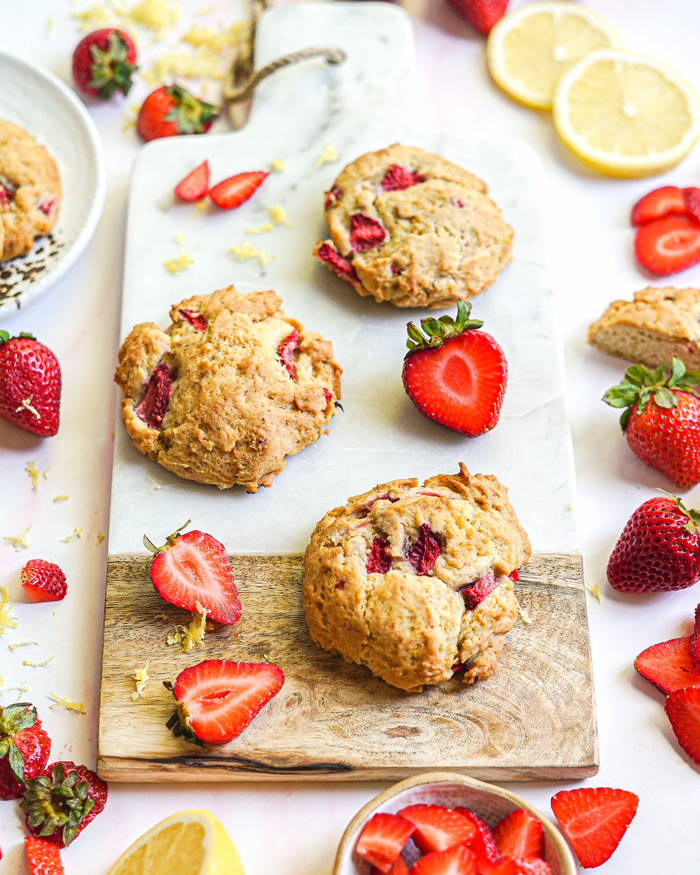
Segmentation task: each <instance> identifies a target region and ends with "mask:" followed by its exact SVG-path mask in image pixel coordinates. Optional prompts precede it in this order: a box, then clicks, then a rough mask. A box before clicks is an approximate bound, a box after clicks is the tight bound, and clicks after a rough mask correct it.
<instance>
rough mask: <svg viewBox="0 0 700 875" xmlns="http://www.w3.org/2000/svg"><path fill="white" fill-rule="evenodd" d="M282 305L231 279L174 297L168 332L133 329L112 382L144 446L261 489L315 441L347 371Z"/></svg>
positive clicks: (214, 477) (184, 471) (226, 482)
mask: <svg viewBox="0 0 700 875" xmlns="http://www.w3.org/2000/svg"><path fill="white" fill-rule="evenodd" d="M281 303H282V301H281V299H280V298H279V297H278V296H277V295H276V294H275V293H274V292H272V291H266V292H251V293H250V294H244V293H241V292H238V291H236V289H235V288H233V286H230V287H229V288H226V289H221V290H220V291H217V292H213V293H212V294H210V295H203V296H197V297H193V298H189V299H187V300H184V301H181V302H180V303H179V304H176V305H175V306H174V307H173V308H172V309H171V311H170V318H171V320H172V324H171V325H170V327H169V328H168V330H167V331H162V330H161V329H160V328H158V327H157V326H156V325H153V324H152V323H143V324H141V325H137V326H136V327H135V328H134V329H133V330H132V331H131V333H130V334H129V336H128V337H127V338H126V340H125V341H124V343H123V344H122V347H121V349H120V350H119V366H118V367H117V371H116V374H115V381H116V382H117V383H118V384H119V386H120V387H121V389H122V391H123V393H124V399H123V400H122V416H123V419H124V425H125V426H126V430H127V433H128V435H129V438H130V439H131V442H132V444H133V445H134V446H135V447H136V449H137V450H139V452H141V453H145V454H146V455H148V456H150V458H151V459H154V460H155V461H156V462H158V463H159V464H160V465H162V466H163V467H164V468H167V469H168V470H169V471H172V472H173V473H174V474H177V475H178V476H179V477H184V478H185V479H187V480H196V481H197V482H199V483H211V484H214V485H216V486H218V487H220V488H222V489H224V488H227V487H229V486H234V485H236V484H238V485H241V486H245V488H246V490H247V491H248V492H256V491H257V489H258V487H259V486H270V484H271V483H272V481H273V480H274V478H275V476H276V475H277V474H279V473H280V471H282V470H283V469H284V467H285V458H286V457H287V456H291V455H294V454H295V453H298V452H299V451H300V450H302V449H303V448H304V447H306V446H308V445H309V444H311V443H313V442H314V441H315V440H317V438H318V437H319V436H320V435H321V433H322V432H323V431H324V429H325V427H326V425H327V424H328V422H329V421H330V419H331V417H332V416H333V415H334V414H335V402H336V400H337V399H339V398H340V374H341V369H340V367H339V366H338V364H337V363H336V362H335V360H334V359H333V347H332V345H331V343H330V342H329V341H327V340H325V339H324V338H323V337H321V335H320V334H316V333H315V332H312V331H306V329H305V328H304V326H303V325H302V324H301V323H299V322H297V321H296V320H294V319H290V318H289V317H288V316H286V315H285V313H284V311H283V310H282V309H281Z"/></svg>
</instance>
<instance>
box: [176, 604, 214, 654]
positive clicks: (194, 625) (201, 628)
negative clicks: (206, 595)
mask: <svg viewBox="0 0 700 875" xmlns="http://www.w3.org/2000/svg"><path fill="white" fill-rule="evenodd" d="M195 606H196V608H197V613H196V614H195V613H193V614H192V622H191V623H190V625H189V626H188V627H187V628H185V627H184V626H175V632H173V634H172V635H168V637H167V638H166V639H165V640H166V643H167V644H179V645H180V646H181V648H182V652H183V653H189V652H190V650H192V648H193V647H194V646H195V645H196V644H198V643H199V642H200V641H202V642H203V641H204V636H205V635H206V633H207V631H210V630H211V629H212V628H213V626H212V625H211V623H207V615H208V613H209V612H208V611H207V609H206V608H205V607H203V606H202V605H201V604H200V603H199V602H198V601H197V602H195Z"/></svg>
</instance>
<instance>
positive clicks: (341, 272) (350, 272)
mask: <svg viewBox="0 0 700 875" xmlns="http://www.w3.org/2000/svg"><path fill="white" fill-rule="evenodd" d="M315 255H316V258H318V260H319V261H322V262H323V263H324V264H327V265H328V267H330V269H331V270H332V271H333V273H334V274H335V275H336V276H339V277H340V278H341V280H345V282H348V283H356V282H358V279H357V274H356V273H355V268H354V267H353V266H352V263H351V261H350V259H349V258H346V257H345V256H344V255H341V254H340V253H339V252H338V250H337V249H336V248H335V247H334V246H331V244H330V243H321V245H320V246H318V247H317V248H316V251H315Z"/></svg>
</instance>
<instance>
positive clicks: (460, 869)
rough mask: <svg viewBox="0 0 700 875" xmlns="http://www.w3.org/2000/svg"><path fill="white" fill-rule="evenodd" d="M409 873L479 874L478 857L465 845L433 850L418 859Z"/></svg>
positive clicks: (425, 874)
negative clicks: (477, 869)
mask: <svg viewBox="0 0 700 875" xmlns="http://www.w3.org/2000/svg"><path fill="white" fill-rule="evenodd" d="M409 875H477V871H476V857H475V856H474V854H473V853H472V852H471V851H470V850H469V848H467V847H465V846H464V845H455V846H454V847H453V848H449V849H448V850H446V851H433V852H432V853H430V854H426V855H425V856H424V857H421V858H420V859H419V860H417V861H416V862H415V863H414V864H413V865H412V866H411V868H410V869H409Z"/></svg>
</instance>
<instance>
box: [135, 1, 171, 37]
mask: <svg viewBox="0 0 700 875" xmlns="http://www.w3.org/2000/svg"><path fill="white" fill-rule="evenodd" d="M181 18H182V4H181V3H180V0H141V2H140V3H137V4H136V6H134V7H132V8H131V9H130V10H129V11H128V12H127V13H126V14H125V15H124V20H125V23H126V22H130V23H132V24H135V25H141V27H145V28H146V30H152V31H154V32H155V33H156V34H158V35H161V34H162V32H163V31H164V30H167V29H168V28H172V27H173V26H174V25H176V24H177V23H178V21H180V19H181Z"/></svg>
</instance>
